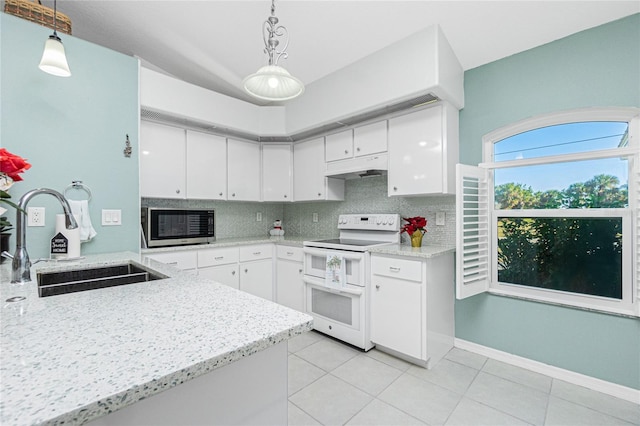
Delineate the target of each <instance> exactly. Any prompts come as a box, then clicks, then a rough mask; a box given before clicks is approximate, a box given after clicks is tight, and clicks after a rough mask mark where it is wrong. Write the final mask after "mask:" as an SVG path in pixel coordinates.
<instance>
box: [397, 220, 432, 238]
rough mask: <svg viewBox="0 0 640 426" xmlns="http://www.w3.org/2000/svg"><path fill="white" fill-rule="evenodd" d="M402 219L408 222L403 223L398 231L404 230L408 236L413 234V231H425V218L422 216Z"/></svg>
mask: <svg viewBox="0 0 640 426" xmlns="http://www.w3.org/2000/svg"><path fill="white" fill-rule="evenodd" d="M402 220H406V221H407V222H409V223H405V224H404V225H403V226H402V228H401V229H400V232H406V233H407V234H409V236H411V235H413V233H414V232H416V231H418V230H420V231H422V232H427V230H426V229H425V227H426V226H427V219H425V218H424V217H422V216H416V217H407V218H405V217H403V218H402Z"/></svg>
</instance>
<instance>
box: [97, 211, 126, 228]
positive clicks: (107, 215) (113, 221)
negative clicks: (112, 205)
mask: <svg viewBox="0 0 640 426" xmlns="http://www.w3.org/2000/svg"><path fill="white" fill-rule="evenodd" d="M120 225H122V210H120V209H118V210H107V209H102V226H120Z"/></svg>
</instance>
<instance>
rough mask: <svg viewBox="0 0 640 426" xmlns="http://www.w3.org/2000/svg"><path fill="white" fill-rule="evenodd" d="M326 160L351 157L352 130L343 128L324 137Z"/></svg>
mask: <svg viewBox="0 0 640 426" xmlns="http://www.w3.org/2000/svg"><path fill="white" fill-rule="evenodd" d="M325 150H326V151H325V152H326V154H327V157H326V160H327V161H336V160H344V159H345V158H351V157H353V130H351V129H349V130H345V131H342V132H339V133H334V134H332V135H328V136H327V137H326V148H325Z"/></svg>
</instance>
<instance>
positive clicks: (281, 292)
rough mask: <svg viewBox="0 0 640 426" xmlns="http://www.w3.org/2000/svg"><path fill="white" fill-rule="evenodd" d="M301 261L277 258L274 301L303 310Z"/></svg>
mask: <svg viewBox="0 0 640 426" xmlns="http://www.w3.org/2000/svg"><path fill="white" fill-rule="evenodd" d="M302 272H303V268H302V262H292V261H290V260H282V259H278V261H277V270H276V273H277V275H276V302H277V303H279V304H281V305H284V306H287V307H289V308H291V309H295V310H297V311H300V312H304V281H302Z"/></svg>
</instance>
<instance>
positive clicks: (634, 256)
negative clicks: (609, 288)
mask: <svg viewBox="0 0 640 426" xmlns="http://www.w3.org/2000/svg"><path fill="white" fill-rule="evenodd" d="M639 117H640V108H586V109H578V110H570V111H561V112H556V113H551V114H545V115H541V116H537V117H533V118H529V119H526V120H523V121H520V122H517V123H513V124H510V125H507V126H504V127H502V128H500V129H497V130H495V131H493V132H490V133H488V134H486V135H485V136H484V137H483V139H482V143H483V148H482V150H483V160H484V162H482V163H480V164H479V168H480V169H484V172H485V174H484V179H485V182H483V185H482V186H483V188H486V194H483V196H486V201H487V203H486V209H487V214H486V215H484V216H483V217H484V218H485V219H482V220H486V221H488V223H486V224H485V225H486V227H487V230H488V238H487V239H488V250H489V256H488V265H486V268H487V269H488V274H487V277H488V280H485V282H484V283H483V284H482V285H481V284H480V283H476V284H473V285H470V286H469V288H468V289H467V291H466V292H465V291H464V289H462V290H460V288H459V289H458V293H457V294H458V298H464V297H467V296H470V295H473V294H477V293H480V292H482V291H488V292H490V293H493V294H498V295H504V296H511V297H516V298H524V299H530V300H535V301H540V302H544V303H551V304H558V305H563V306H571V307H578V308H583V309H590V310H597V311H603V312H607V313H616V314H622V315H632V316H640V307H639V305H640V288H638V275H639V274H640V249H639V246H640V224H639V223H638V210H639V209H640V200H639V199H640V196H639V191H640V148H639V146H640V142H639V141H638V139H639V136H640V118H639ZM592 121H617V122H627V123H628V124H629V127H628V129H629V135H628V136H629V137H628V145H627V146H626V147H615V148H608V149H603V150H599V151H587V152H580V153H573V154H562V155H555V156H548V157H536V158H530V159H521V160H506V161H501V162H495V161H494V158H493V157H494V155H493V154H494V145H495V144H496V143H497V142H500V141H502V140H503V139H505V138H508V137H511V136H514V135H517V134H520V133H523V132H527V131H530V130H535V129H538V128H543V127H549V126H555V125H561V124H567V123H579V122H592ZM613 157H625V158H627V159H628V161H629V174H628V178H629V182H628V183H629V186H628V194H629V200H628V201H629V203H628V205H629V207H628V208H604V209H548V210H545V209H517V210H501V209H496V208H495V203H494V199H495V198H494V196H495V194H494V188H495V186H494V173H493V170H494V169H498V168H513V167H520V166H531V165H539V164H549V163H559V162H572V161H581V160H589V159H601V158H613ZM461 166H462V165H461ZM463 167H467V168H468V167H470V166H463ZM460 173H462V174H464V172H462V171H461V172H460ZM461 177H462V176H460V177H459V178H461ZM458 192H461V191H460V188H459V189H458ZM457 196H458V197H460V194H457ZM461 200H462V198H458V199H457V204H460V203H461ZM458 208H459V209H460V206H459V207H458ZM464 214H465V213H462V210H459V213H458V218H457V219H458V220H459V221H462V220H464V218H463V217H460V216H461V215H464ZM471 216H473V214H472V215H471ZM498 217H585V218H587V217H594V218H597V217H612V218H616V217H619V218H621V219H622V226H623V242H622V244H623V246H622V253H623V258H622V299H621V300H619V299H611V298H606V297H601V296H594V295H587V294H578V293H570V292H564V291H558V290H551V289H543V288H537V287H530V286H524V285H518V284H510V283H500V282H498V279H497V276H498V271H497V261H498V251H497V247H498V232H497V226H496V224H497V219H498ZM462 229H463V228H461V227H460V222H459V225H458V229H457V233H458V234H460V233H461V230H462ZM457 238H458V247H457V249H458V252H460V251H461V249H462V246H461V241H462V239H463V238H464V237H463V236H457ZM459 255H460V256H462V257H459V260H458V265H461V260H462V261H464V260H463V259H464V253H459ZM464 268H465V266H464V265H463V266H462V267H461V269H463V270H464ZM461 277H462V275H460V273H459V274H458V280H457V281H458V284H457V285H458V286H460V285H462V287H464V285H465V284H467V283H466V282H462V283H461V282H460V281H462V280H461V279H460V278H461ZM472 287H475V289H472Z"/></svg>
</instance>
